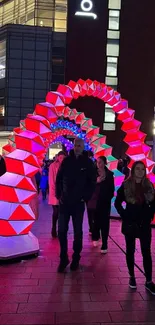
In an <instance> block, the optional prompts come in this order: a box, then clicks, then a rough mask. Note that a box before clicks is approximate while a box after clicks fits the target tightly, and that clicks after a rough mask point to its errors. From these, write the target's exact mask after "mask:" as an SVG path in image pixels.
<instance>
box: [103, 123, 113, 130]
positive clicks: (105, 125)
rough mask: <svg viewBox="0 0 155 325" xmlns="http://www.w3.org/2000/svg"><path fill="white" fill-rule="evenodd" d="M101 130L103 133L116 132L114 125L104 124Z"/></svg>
mask: <svg viewBox="0 0 155 325" xmlns="http://www.w3.org/2000/svg"><path fill="white" fill-rule="evenodd" d="M103 129H104V130H105V131H115V130H116V125H115V123H104V124H103Z"/></svg>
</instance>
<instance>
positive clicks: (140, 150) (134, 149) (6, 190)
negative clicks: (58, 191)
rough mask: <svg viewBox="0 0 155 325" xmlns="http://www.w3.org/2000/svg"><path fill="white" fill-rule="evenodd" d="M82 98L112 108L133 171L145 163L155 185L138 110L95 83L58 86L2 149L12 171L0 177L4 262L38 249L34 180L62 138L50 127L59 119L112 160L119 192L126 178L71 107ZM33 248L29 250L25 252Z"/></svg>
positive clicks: (101, 138) (88, 120)
mask: <svg viewBox="0 0 155 325" xmlns="http://www.w3.org/2000/svg"><path fill="white" fill-rule="evenodd" d="M80 96H81V97H84V96H93V97H97V98H99V99H101V100H102V101H104V102H107V103H108V104H109V105H111V106H112V108H113V111H114V112H115V113H116V114H117V118H118V120H120V121H121V122H122V123H123V125H122V130H123V131H124V132H125V133H126V136H125V139H124V141H125V142H126V143H127V144H128V146H129V147H128V150H127V152H126V154H127V155H128V156H129V157H130V159H131V163H130V167H131V166H132V164H133V162H134V161H136V160H139V159H141V160H143V161H144V163H145V165H146V168H147V173H148V177H149V178H150V179H151V181H152V182H153V184H155V176H154V174H153V173H152V168H153V166H154V162H153V161H151V160H150V159H149V158H148V156H149V152H150V147H149V146H147V145H146V144H145V143H144V140H145V137H146V134H145V133H143V132H141V131H140V125H141V123H140V122H139V121H137V120H136V119H135V118H134V114H135V111H134V110H132V109H130V108H128V102H127V100H125V99H122V98H121V95H120V94H119V93H118V92H116V91H115V90H113V89H112V88H111V87H108V86H106V85H105V84H103V83H100V82H98V81H92V80H90V79H88V80H86V81H84V80H82V79H79V80H78V81H77V82H74V81H70V82H69V84H68V85H59V86H58V89H57V91H56V92H53V91H50V92H48V94H47V96H46V102H45V103H40V104H37V105H36V107H35V111H34V113H33V114H28V115H27V117H26V119H25V120H24V121H21V123H20V126H19V127H18V128H15V129H14V131H13V136H11V137H10V138H9V141H8V145H6V146H4V147H3V150H4V153H5V161H6V168H7V172H6V173H5V174H4V175H3V176H1V177H0V214H1V215H0V247H2V249H0V259H2V258H3V259H5V258H10V257H12V256H19V255H23V254H27V255H29V254H30V253H32V252H38V250H39V244H38V240H37V238H36V237H35V236H34V235H32V233H31V232H30V230H31V228H32V224H33V223H34V221H35V219H36V217H37V211H35V206H34V204H35V200H36V195H37V194H36V188H35V186H34V183H33V181H32V178H33V177H34V175H35V174H36V173H37V171H38V170H39V168H40V166H41V164H42V162H43V159H44V156H45V153H46V151H47V148H48V147H49V144H50V142H51V140H53V139H55V138H56V137H57V136H58V134H54V133H53V134H52V132H51V124H52V123H55V122H56V121H57V120H58V119H59V118H60V117H64V118H68V119H69V120H71V121H72V120H74V121H75V123H76V124H77V125H80V128H81V129H82V130H84V131H85V132H86V137H87V138H88V139H89V141H90V144H91V146H92V148H93V150H94V153H95V157H96V158H97V157H98V156H100V155H105V156H106V157H107V158H108V167H109V168H110V169H112V170H113V171H115V186H116V189H117V188H118V187H119V186H120V185H121V183H122V181H123V179H124V176H123V175H122V174H121V173H119V172H118V171H117V159H116V158H114V157H113V156H112V148H111V147H110V146H108V145H107V144H106V137H105V136H104V135H102V134H99V128H98V127H97V126H94V125H93V123H92V119H91V118H87V117H85V115H84V113H83V112H77V110H76V109H71V108H70V107H69V106H68V105H69V104H70V103H71V102H72V100H73V99H78V98H79V97H80ZM61 135H64V134H61ZM23 239H24V240H25V245H24V240H23ZM12 241H14V242H16V245H15V246H16V248H15V251H12V250H10V244H11V242H12ZM17 243H18V245H17ZM28 243H29V245H28ZM1 244H2V245H1ZM12 246H13V245H12ZM28 246H29V249H27V248H26V247H28ZM4 247H5V249H4ZM17 247H18V248H17ZM19 247H20V251H19ZM26 250H27V251H26Z"/></svg>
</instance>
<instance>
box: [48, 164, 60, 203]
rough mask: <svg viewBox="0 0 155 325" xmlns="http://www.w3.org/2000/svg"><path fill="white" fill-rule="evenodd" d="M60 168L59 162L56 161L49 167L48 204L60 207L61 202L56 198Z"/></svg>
mask: <svg viewBox="0 0 155 325" xmlns="http://www.w3.org/2000/svg"><path fill="white" fill-rule="evenodd" d="M59 167H60V163H59V162H58V161H54V162H53V163H52V164H51V165H50V167H49V199H48V204H52V205H59V200H58V199H57V198H56V194H55V192H56V176H57V173H58V170H59Z"/></svg>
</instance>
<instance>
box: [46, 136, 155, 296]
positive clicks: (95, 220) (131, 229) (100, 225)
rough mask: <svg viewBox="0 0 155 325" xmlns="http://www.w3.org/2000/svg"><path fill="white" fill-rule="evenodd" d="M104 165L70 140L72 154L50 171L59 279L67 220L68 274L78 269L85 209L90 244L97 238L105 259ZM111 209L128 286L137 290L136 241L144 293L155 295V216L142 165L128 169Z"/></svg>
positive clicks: (110, 191)
mask: <svg viewBox="0 0 155 325" xmlns="http://www.w3.org/2000/svg"><path fill="white" fill-rule="evenodd" d="M106 165H107V162H106V158H105V157H103V156H101V157H99V158H98V159H97V166H96V165H95V163H94V162H93V161H92V159H90V158H89V157H88V154H87V153H86V152H85V151H84V142H83V140H81V139H75V142H74V149H73V150H71V152H70V154H69V156H67V157H66V156H65V154H64V153H63V152H60V153H59V154H58V157H57V159H56V161H55V162H54V163H53V164H52V165H51V166H50V168H49V184H51V185H50V186H49V203H50V204H52V206H53V222H52V236H53V237H56V236H57V228H56V227H57V226H56V225H57V220H58V238H59V243H60V264H59V266H58V272H60V273H62V272H64V270H65V269H66V267H67V265H68V264H69V258H68V246H67V232H68V226H69V220H70V217H72V222H73V229H74V242H73V256H72V262H71V264H70V269H71V270H72V271H75V270H77V269H78V267H79V261H80V254H81V251H82V239H83V216H84V210H85V204H86V205H87V210H88V219H89V227H90V234H91V235H92V240H93V244H94V246H97V244H98V240H99V238H100V235H101V239H102V247H101V253H107V250H108V235H109V225H110V209H111V199H112V197H113V196H114V177H113V173H112V172H111V171H109V170H108V168H107V166H106ZM51 180H52V181H51ZM124 202H125V204H126V206H124V204H123V203H124ZM115 207H116V209H117V211H118V213H119V214H120V216H121V219H122V233H123V234H124V236H125V241H126V261H127V266H128V270H129V276H130V278H129V286H130V288H133V289H135V288H136V279H135V271H134V264H135V263H134V253H135V241H136V238H139V240H140V244H141V252H142V256H143V265H144V270H145V276H146V283H145V287H146V289H148V290H149V291H150V292H151V293H152V294H154V295H155V285H154V283H153V282H152V257H151V221H152V220H153V217H154V213H155V193H154V187H153V185H152V183H151V182H150V181H149V179H148V178H147V176H146V167H145V165H144V163H143V162H142V161H137V162H135V163H134V164H133V166H132V169H131V175H130V176H129V177H128V178H127V179H126V180H125V181H124V183H123V184H122V186H121V187H120V188H119V190H118V192H117V197H116V200H115Z"/></svg>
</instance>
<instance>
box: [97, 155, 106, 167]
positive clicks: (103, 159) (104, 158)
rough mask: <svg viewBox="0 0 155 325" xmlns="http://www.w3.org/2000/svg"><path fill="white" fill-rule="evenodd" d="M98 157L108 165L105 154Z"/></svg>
mask: <svg viewBox="0 0 155 325" xmlns="http://www.w3.org/2000/svg"><path fill="white" fill-rule="evenodd" d="M98 159H101V160H102V161H103V162H104V164H105V165H107V158H106V157H105V156H100V157H98Z"/></svg>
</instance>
